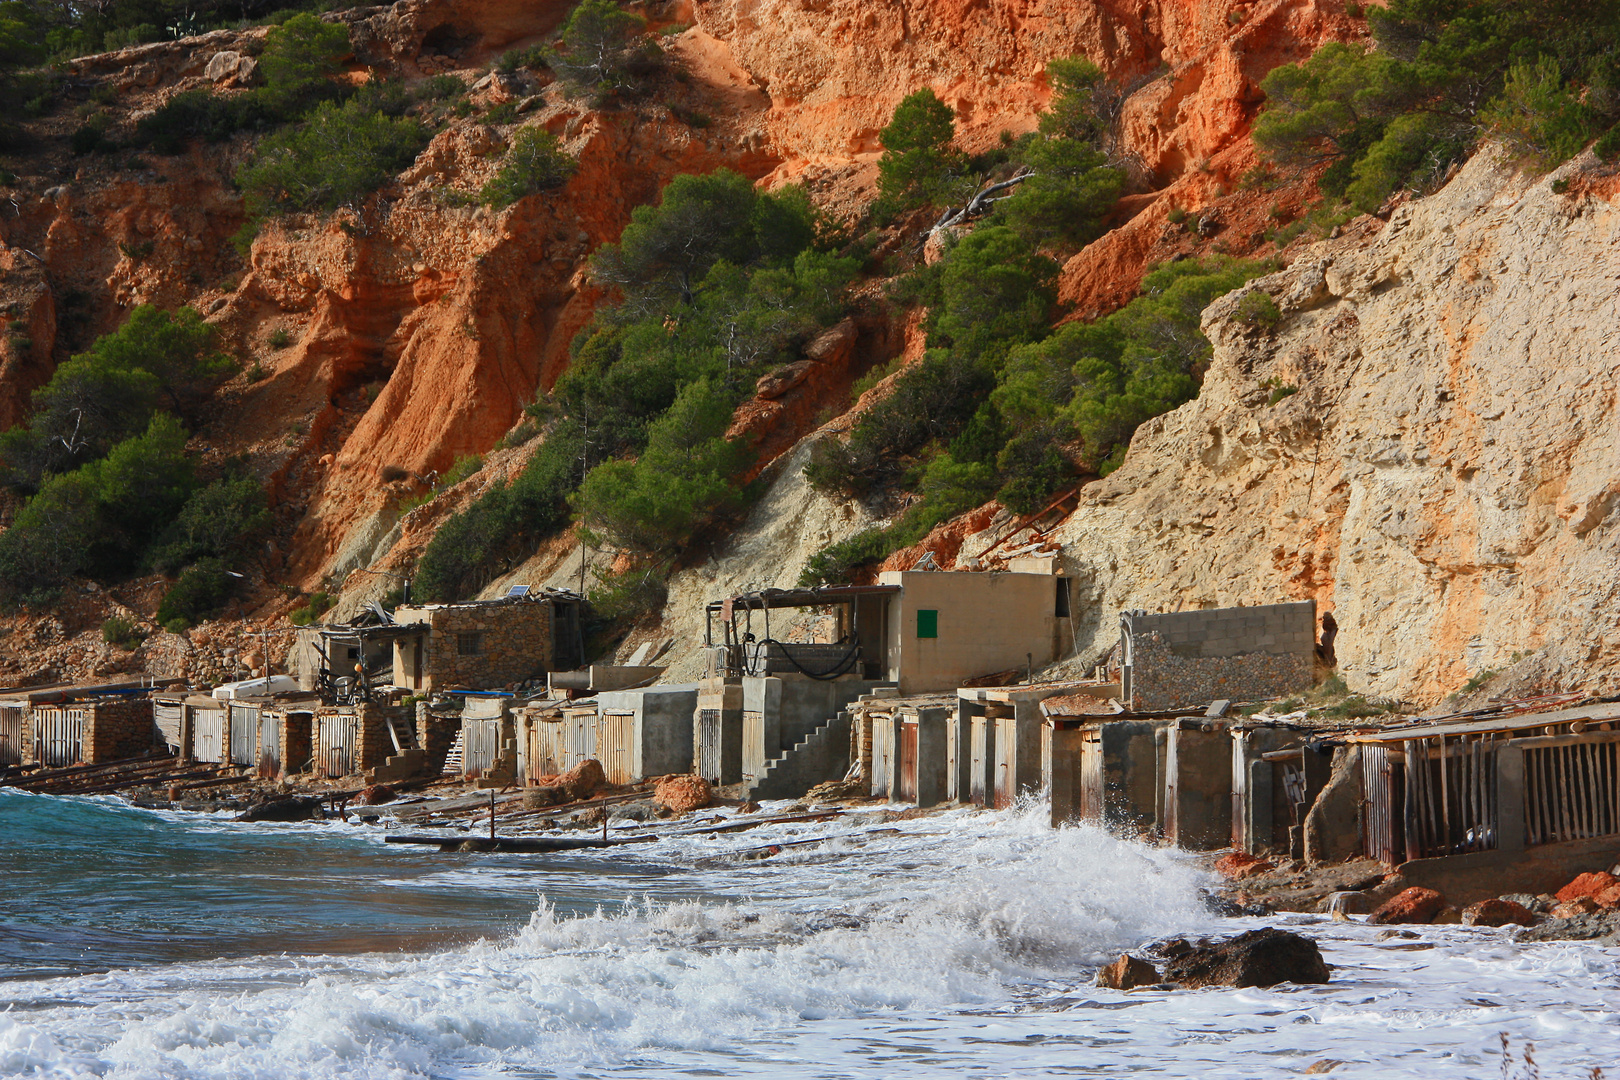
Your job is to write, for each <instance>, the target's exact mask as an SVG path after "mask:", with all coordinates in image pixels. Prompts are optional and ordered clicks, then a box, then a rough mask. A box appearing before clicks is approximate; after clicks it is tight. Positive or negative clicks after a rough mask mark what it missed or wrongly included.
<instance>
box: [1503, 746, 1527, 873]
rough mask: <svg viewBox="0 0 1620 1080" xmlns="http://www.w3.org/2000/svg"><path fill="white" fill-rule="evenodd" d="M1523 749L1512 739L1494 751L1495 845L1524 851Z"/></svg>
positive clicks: (1505, 848) (1507, 849)
mask: <svg viewBox="0 0 1620 1080" xmlns="http://www.w3.org/2000/svg"><path fill="white" fill-rule="evenodd" d="M1524 816H1525V815H1524V750H1523V749H1521V748H1520V747H1517V746H1514V745H1513V743H1512V742H1511V741H1504V742H1502V743H1500V744H1498V747H1497V751H1496V848H1497V850H1498V851H1523V850H1524Z"/></svg>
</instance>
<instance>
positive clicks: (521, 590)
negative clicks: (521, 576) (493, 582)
mask: <svg viewBox="0 0 1620 1080" xmlns="http://www.w3.org/2000/svg"><path fill="white" fill-rule="evenodd" d="M506 595H507V598H508V599H513V598H517V597H523V596H528V595H529V586H527V585H514V586H512V587H511V588H510V589H507V590H506Z"/></svg>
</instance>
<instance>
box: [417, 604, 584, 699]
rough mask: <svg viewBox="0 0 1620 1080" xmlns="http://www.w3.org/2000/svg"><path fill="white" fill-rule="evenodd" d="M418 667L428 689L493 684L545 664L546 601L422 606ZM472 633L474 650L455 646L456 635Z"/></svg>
mask: <svg viewBox="0 0 1620 1080" xmlns="http://www.w3.org/2000/svg"><path fill="white" fill-rule="evenodd" d="M427 614H428V620H429V623H430V625H431V626H432V631H431V632H430V633H429V634H428V635H427V641H426V643H425V646H424V647H425V648H426V650H427V655H426V656H425V657H424V661H425V663H424V671H425V672H426V673H427V675H428V676H429V677H430V678H431V680H432V682H431V686H432V687H433V689H436V690H437V689H444V688H447V687H451V686H464V687H466V688H468V689H471V690H484V689H493V688H496V687H502V686H507V685H509V684H511V683H517V682H522V681H524V680H526V679H531V678H534V677H535V676H537V675H544V674H545V673H546V672H547V671H549V670H551V656H552V652H551V616H552V611H551V605H550V604H549V603H537V602H534V601H519V602H515V603H507V604H477V605H468V606H465V607H463V606H459V605H458V606H452V607H443V608H437V609H431V610H429V611H428V613H427ZM463 634H478V635H479V643H480V650H479V651H478V652H477V653H475V654H472V655H467V654H464V653H463V652H462V651H461V644H462V637H461V636H462V635H463Z"/></svg>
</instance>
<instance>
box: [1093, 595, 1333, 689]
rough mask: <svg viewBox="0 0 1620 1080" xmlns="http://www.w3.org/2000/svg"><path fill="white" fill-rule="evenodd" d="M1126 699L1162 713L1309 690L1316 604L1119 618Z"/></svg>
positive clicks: (1130, 613) (1129, 613) (1134, 614)
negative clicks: (1220, 700)
mask: <svg viewBox="0 0 1620 1080" xmlns="http://www.w3.org/2000/svg"><path fill="white" fill-rule="evenodd" d="M1119 629H1120V663H1121V667H1122V680H1121V681H1122V683H1123V686H1122V700H1123V701H1124V702H1125V704H1126V707H1127V708H1128V709H1130V711H1132V712H1160V711H1166V710H1172V709H1179V708H1187V707H1191V706H1194V705H1201V704H1207V703H1208V702H1210V701H1211V700H1214V699H1216V698H1227V699H1230V700H1232V701H1255V700H1262V699H1265V698H1272V697H1278V696H1280V695H1282V694H1286V693H1289V692H1290V691H1293V690H1299V689H1302V688H1303V687H1306V686H1308V685H1310V682H1311V678H1312V675H1313V672H1314V664H1315V656H1316V602H1315V601H1314V600H1304V601H1300V602H1299V603H1291V604H1268V605H1265V606H1261V607H1241V608H1206V609H1202V610H1198V611H1176V612H1168V613H1164V614H1158V615H1150V614H1148V613H1147V612H1144V611H1127V612H1122V613H1121V614H1120V617H1119Z"/></svg>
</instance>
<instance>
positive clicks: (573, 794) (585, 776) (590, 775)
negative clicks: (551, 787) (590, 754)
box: [557, 758, 607, 802]
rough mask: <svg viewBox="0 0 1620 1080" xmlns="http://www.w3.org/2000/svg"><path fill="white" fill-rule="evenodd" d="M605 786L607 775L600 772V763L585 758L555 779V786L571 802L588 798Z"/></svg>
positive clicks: (593, 759)
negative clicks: (560, 789)
mask: <svg viewBox="0 0 1620 1080" xmlns="http://www.w3.org/2000/svg"><path fill="white" fill-rule="evenodd" d="M606 784H607V774H606V773H604V772H603V771H602V763H601V762H600V761H597V760H596V759H595V758H586V759H585V760H584V761H582V762H580V763H579V764H578V765H575V766H574V767H573V768H572V769H569V770H568V771H567V772H565V773H563V774H562V775H561V776H559V777H558V778H557V786H558V787H560V788H562V790H563V793H564V794H566V795H567V796H568V798H569V800H570V801H573V802H577V801H579V800H580V799H588V798H590V797H591V796H592V795H595V794H596V792H597V789H598V788H601V787H603V786H604V785H606Z"/></svg>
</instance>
